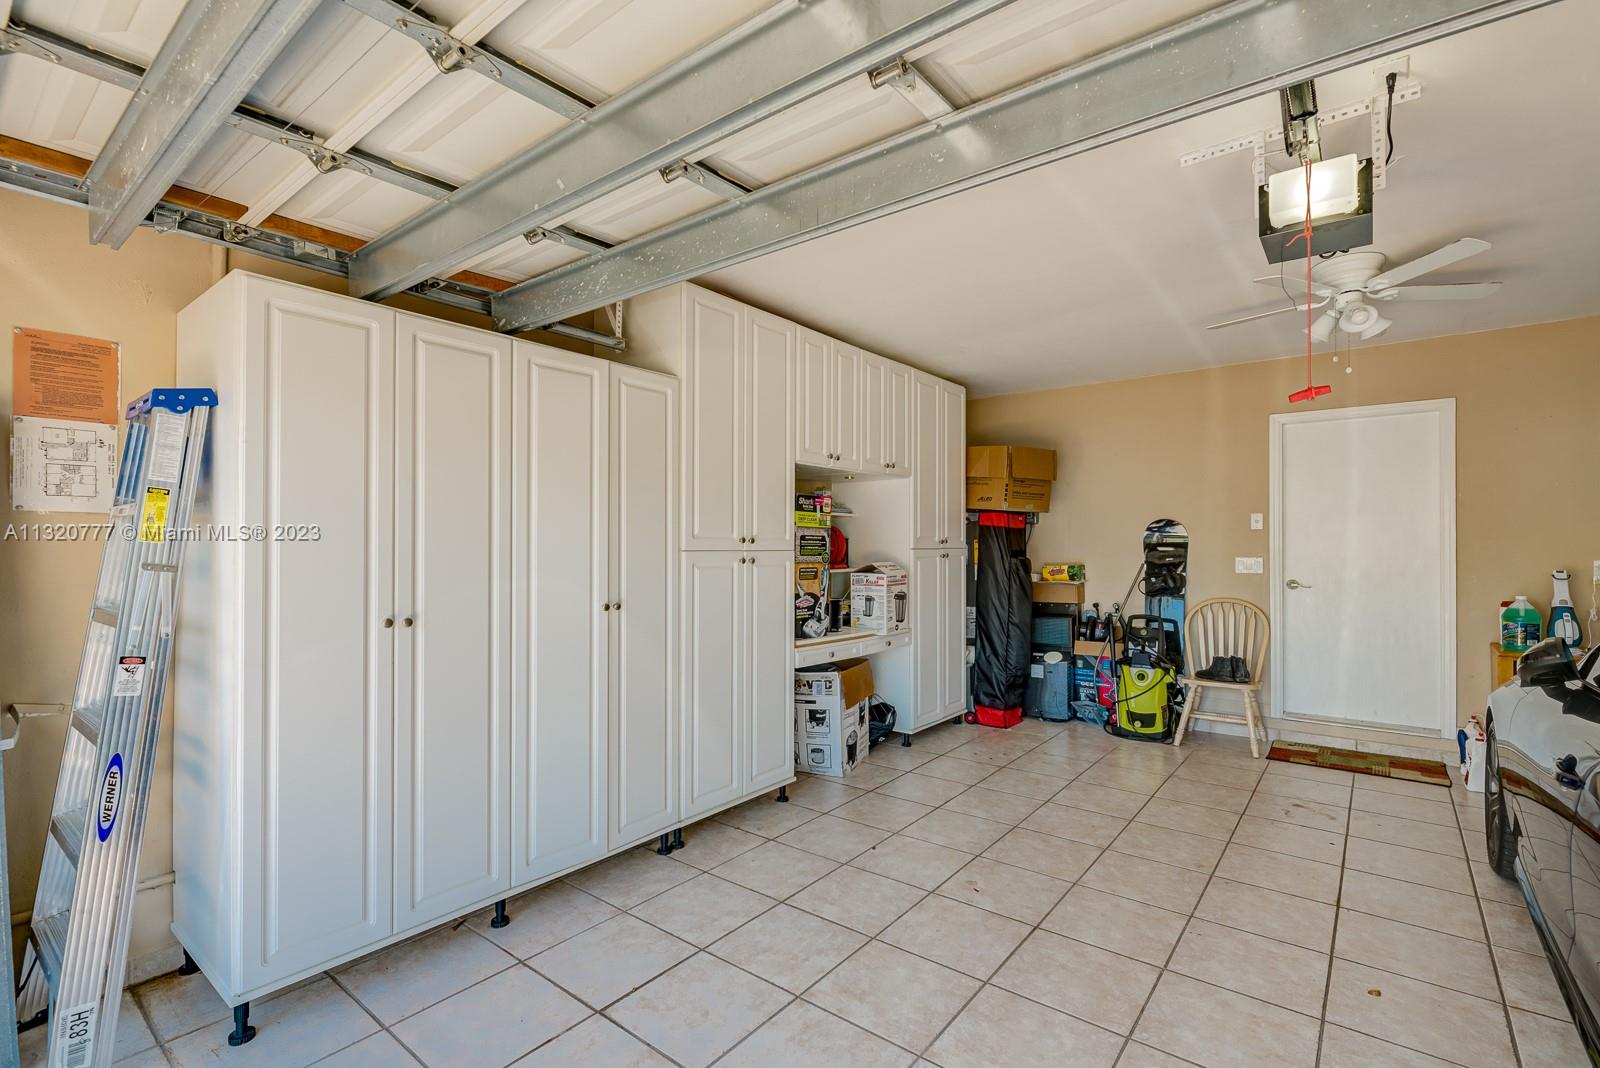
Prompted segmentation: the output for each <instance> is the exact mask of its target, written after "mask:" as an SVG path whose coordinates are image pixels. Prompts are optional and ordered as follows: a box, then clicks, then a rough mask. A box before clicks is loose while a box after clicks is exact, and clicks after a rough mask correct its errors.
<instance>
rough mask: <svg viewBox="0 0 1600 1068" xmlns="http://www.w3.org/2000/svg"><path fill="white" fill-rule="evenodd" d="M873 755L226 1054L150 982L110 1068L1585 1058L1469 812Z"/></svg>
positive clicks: (1461, 802) (1227, 744)
mask: <svg viewBox="0 0 1600 1068" xmlns="http://www.w3.org/2000/svg"><path fill="white" fill-rule="evenodd" d="M869 759H870V761H871V762H870V763H869V764H867V765H865V766H863V767H862V768H861V769H859V771H858V773H857V774H855V775H853V776H852V777H851V778H850V779H848V780H846V781H845V782H838V781H834V780H829V779H820V778H811V777H802V778H801V780H800V781H799V782H798V783H796V784H795V786H793V787H792V788H791V789H790V797H791V798H792V800H791V802H790V803H789V804H787V805H782V804H775V803H773V802H772V801H770V800H767V799H762V800H758V801H755V802H751V803H749V804H747V805H745V806H743V807H741V808H738V809H735V810H732V811H730V812H727V813H724V814H722V815H721V816H719V817H716V818H715V819H713V820H708V821H705V822H702V823H699V824H696V825H694V826H692V827H690V828H688V830H687V831H686V832H685V839H686V841H687V843H688V844H687V848H685V849H684V850H682V851H680V852H677V853H674V854H673V855H672V856H671V857H661V856H657V855H655V854H654V853H653V852H651V851H648V850H642V849H641V850H636V851H633V852H630V853H628V854H626V855H624V856H621V857H618V858H615V859H612V860H610V861H607V862H604V863H602V864H599V865H596V866H594V867H592V868H588V869H586V870H584V871H581V872H578V873H576V874H574V875H572V876H570V877H568V878H567V879H565V880H563V881H559V882H556V883H554V884H552V885H549V886H546V887H543V888H541V889H539V890H536V891H534V892H532V893H530V894H527V895H524V896H523V897H521V898H518V899H516V900H514V901H513V902H512V904H511V914H512V917H513V922H512V924H511V925H510V926H509V927H507V928H505V929H503V930H500V931H495V930H492V929H490V928H489V926H488V924H487V919H488V916H487V914H485V915H480V916H477V917H474V918H473V919H472V920H471V921H470V922H469V923H467V924H465V925H463V926H460V927H458V928H455V929H451V928H445V929H442V930H437V931H433V932H431V933H429V934H426V935H424V936H422V937H420V938H417V939H414V940H412V941H410V942H407V943H404V944H402V945H399V946H395V947H393V948H391V949H388V950H386V951H384V952H383V953H380V954H377V955H375V956H372V957H369V958H367V959H365V960H361V961H357V962H355V963H353V964H351V965H348V966H346V967H344V968H341V969H338V970H337V971H335V972H333V973H332V974H330V975H324V976H318V977H317V978H315V979H314V980H311V981H309V982H307V983H304V984H301V985H300V986H298V987H295V988H294V989H292V990H290V991H288V992H285V993H283V994H280V995H279V996H277V997H274V998H271V999H269V1000H267V1001H265V1002H263V1003H260V1004H258V1005H257V1006H255V1008H254V1011H253V1020H254V1022H255V1023H256V1025H257V1026H258V1027H259V1028H260V1034H259V1037H258V1038H257V1039H256V1040H255V1041H254V1042H252V1043H250V1044H249V1045H247V1046H245V1047H242V1048H240V1049H230V1048H229V1047H228V1045H227V1043H226V1041H225V1036H226V1034H227V1032H228V1030H229V1029H230V1027H231V1022H230V1020H229V1014H228V1012H227V1009H226V1008H225V1006H224V1005H223V1004H222V1002H221V1001H220V1000H219V999H218V998H217V997H216V995H215V994H214V993H212V991H211V990H210V988H209V986H207V985H206V982H205V980H204V979H202V978H200V977H192V978H188V979H184V978H179V977H177V976H168V977H166V978H162V979H157V980H155V981H154V982H151V983H147V984H145V985H144V986H141V987H139V988H138V989H136V990H135V991H134V992H133V995H132V997H130V998H127V999H125V1000H124V1003H123V1011H122V1023H121V1026H120V1028H119V1050H120V1052H122V1053H124V1054H126V1055H127V1059H126V1060H125V1061H123V1062H122V1063H123V1064H125V1065H131V1066H137V1068H151V1066H159V1065H168V1064H170V1065H176V1066H181V1068H190V1066H198V1065H212V1064H217V1065H271V1066H274V1068H291V1066H296V1065H308V1064H318V1065H327V1066H340V1068H353V1066H389V1065H406V1066H413V1068H414V1066H415V1065H417V1064H419V1063H420V1064H424V1065H428V1066H430V1068H443V1066H454V1065H462V1066H473V1068H478V1066H482V1068H500V1066H504V1065H509V1064H515V1065H517V1066H518V1068H549V1066H557V1065H582V1066H604V1068H613V1066H656V1065H661V1066H666V1065H672V1064H678V1065H684V1066H689V1068H701V1066H704V1065H710V1064H713V1063H715V1064H718V1065H728V1066H759V1068H774V1066H783V1065H796V1066H804V1068H825V1066H830V1065H848V1066H852V1068H854V1066H877V1065H884V1066H902V1068H905V1066H910V1065H916V1066H918V1068H924V1066H928V1065H938V1066H942V1068H981V1066H987V1065H996V1064H1004V1065H1007V1066H1010V1068H1017V1066H1026V1065H1049V1066H1052V1068H1055V1066H1068V1068H1099V1066H1111V1065H1117V1066H1120V1068H1170V1066H1181V1065H1188V1064H1197V1065H1207V1066H1212V1068H1249V1066H1253V1065H1262V1066H1268V1065H1270V1066H1273V1068H1297V1066H1307V1068H1310V1066H1313V1065H1320V1066H1322V1068H1356V1066H1363V1068H1364V1066H1389V1065H1394V1066H1401V1068H1424V1066H1441V1065H1461V1066H1467V1068H1502V1066H1511V1065H1520V1066H1521V1068H1565V1066H1568V1065H1572V1066H1578V1065H1582V1064H1584V1063H1585V1062H1584V1059H1583V1054H1582V1052H1581V1050H1580V1049H1579V1046H1578V1043H1577V1039H1576V1037H1575V1033H1574V1031H1573V1027H1572V1024H1571V1022H1570V1021H1569V1019H1568V1017H1567V1013H1566V1010H1565V1008H1564V1007H1563V1004H1562V1001H1561V996H1560V994H1559V992H1558V991H1557V989H1556V986H1555V982H1554V979H1553V978H1552V977H1551V974H1550V970H1549V966H1548V965H1547V964H1546V962H1545V960H1544V957H1543V955H1542V954H1541V953H1540V951H1539V944H1538V941H1537V939H1536V937H1535V936H1534V932H1533V929H1532V927H1531V925H1530V922H1529V920H1528V915H1527V911H1526V909H1525V908H1524V907H1523V906H1522V904H1521V902H1520V898H1519V895H1518V893H1517V891H1516V889H1515V888H1514V887H1513V886H1511V885H1510V884H1508V883H1506V882H1504V881H1502V880H1500V879H1499V878H1498V877H1496V876H1495V875H1494V874H1493V873H1492V872H1491V871H1490V870H1489V868H1488V866H1487V865H1486V863H1485V857H1484V852H1483V837H1482V812H1481V808H1480V805H1479V798H1478V797H1477V795H1468V794H1466V793H1465V792H1464V791H1461V790H1460V789H1459V788H1458V789H1456V790H1453V791H1446V790H1444V789H1441V788H1439V787H1431V786H1421V785H1415V784H1409V783H1404V782H1390V781H1388V780H1382V779H1374V778H1369V777H1361V776H1353V775H1350V774H1348V773H1344V772H1328V771H1323V770H1319V769H1313V768H1301V767H1295V766H1290V765H1285V764H1277V763H1273V764H1270V765H1269V764H1268V763H1267V762H1266V761H1263V760H1254V759H1252V758H1251V757H1250V755H1249V751H1248V749H1246V748H1245V747H1244V745H1243V744H1242V743H1241V742H1240V741H1238V740H1235V739H1222V738H1219V737H1215V736H1213V737H1210V738H1207V737H1204V736H1203V737H1201V738H1199V739H1196V740H1194V741H1192V742H1191V743H1189V744H1186V745H1185V746H1184V747H1183V748H1182V749H1176V750H1175V749H1172V748H1170V747H1166V746H1157V745H1150V744H1146V743H1137V742H1117V741H1115V740H1113V739H1111V738H1109V737H1107V736H1106V735H1105V734H1104V733H1102V732H1101V731H1099V730H1098V729H1094V728H1088V727H1085V726H1082V725H1074V726H1072V727H1062V726H1059V725H1053V724H1045V723H1040V722H1036V721H1028V722H1026V723H1024V724H1023V725H1021V726H1019V727H1018V728H1016V729H1014V730H1011V731H1005V732H1002V731H994V730H987V729H984V728H980V727H967V726H956V725H951V726H946V727H940V728H936V729H935V730H933V731H931V732H927V733H925V734H922V735H919V736H918V737H917V739H916V741H915V744H914V745H913V746H912V747H911V748H909V749H906V748H901V747H899V746H898V745H890V746H885V747H882V748H881V749H880V750H879V751H877V752H874V753H873V754H872V755H871V757H870V758H869ZM864 786H871V787H872V789H870V790H868V789H864V788H863V787H864ZM26 1037H27V1043H26V1044H25V1045H26V1046H27V1052H28V1054H29V1056H30V1057H31V1058H34V1059H37V1058H38V1054H39V1042H40V1040H41V1039H42V1037H43V1036H42V1034H41V1033H40V1032H38V1031H34V1032H29V1033H28V1035H27V1036H26Z"/></svg>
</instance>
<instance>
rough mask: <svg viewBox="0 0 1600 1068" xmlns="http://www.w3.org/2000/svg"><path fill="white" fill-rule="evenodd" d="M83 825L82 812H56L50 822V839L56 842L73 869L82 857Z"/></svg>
mask: <svg viewBox="0 0 1600 1068" xmlns="http://www.w3.org/2000/svg"><path fill="white" fill-rule="evenodd" d="M83 824H84V814H83V813H82V812H58V813H56V814H55V816H53V817H52V818H51V820H50V837H51V838H54V839H55V840H56V845H58V846H60V847H61V852H63V853H65V854H66V855H67V860H68V861H70V862H71V864H72V867H73V868H74V869H76V868H77V867H78V858H79V857H80V856H82V855H83Z"/></svg>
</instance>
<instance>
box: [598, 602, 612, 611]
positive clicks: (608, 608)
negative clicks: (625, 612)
mask: <svg viewBox="0 0 1600 1068" xmlns="http://www.w3.org/2000/svg"><path fill="white" fill-rule="evenodd" d="M600 611H602V612H609V611H611V602H610V601H607V602H605V603H604V604H602V605H601V606H600Z"/></svg>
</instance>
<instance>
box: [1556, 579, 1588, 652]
mask: <svg viewBox="0 0 1600 1068" xmlns="http://www.w3.org/2000/svg"><path fill="white" fill-rule="evenodd" d="M1550 577H1551V578H1553V579H1555V584H1556V588H1555V592H1554V593H1553V594H1551V595H1550V630H1549V634H1550V637H1552V638H1562V639H1564V640H1565V641H1566V643H1567V645H1568V646H1569V647H1570V648H1573V649H1576V648H1577V647H1578V646H1579V645H1581V644H1583V629H1582V628H1581V627H1580V626H1578V613H1577V610H1576V609H1574V608H1573V607H1572V591H1571V590H1570V589H1568V588H1567V581H1568V579H1569V577H1570V576H1568V574H1567V571H1566V569H1565V568H1557V569H1556V570H1554V571H1552V572H1550Z"/></svg>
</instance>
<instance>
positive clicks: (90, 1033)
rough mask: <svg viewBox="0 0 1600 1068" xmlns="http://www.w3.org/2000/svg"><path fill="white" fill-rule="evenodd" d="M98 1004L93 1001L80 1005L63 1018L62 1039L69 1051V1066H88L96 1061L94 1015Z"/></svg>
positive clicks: (68, 1067)
mask: <svg viewBox="0 0 1600 1068" xmlns="http://www.w3.org/2000/svg"><path fill="white" fill-rule="evenodd" d="M97 1009H98V1006H96V1005H95V1004H94V1003H93V1002H90V1003H88V1004H86V1005H79V1006H78V1007H77V1008H75V1009H73V1010H72V1011H71V1012H69V1013H66V1014H65V1015H64V1016H63V1017H62V1018H61V1033H60V1036H59V1037H60V1040H61V1045H62V1047H63V1048H64V1049H65V1050H66V1051H67V1055H66V1064H67V1068H86V1066H87V1065H89V1064H92V1063H93V1061H94V1016H95V1012H96V1011H97Z"/></svg>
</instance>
